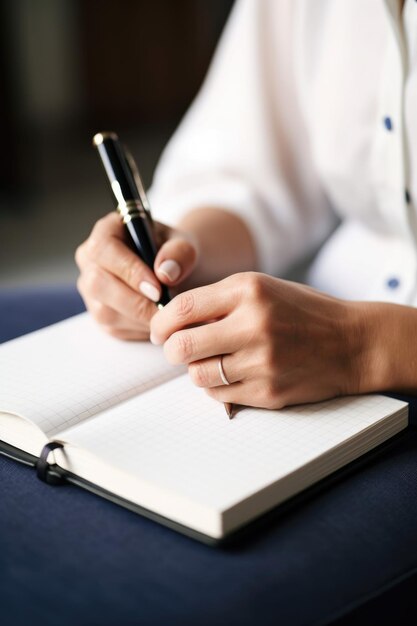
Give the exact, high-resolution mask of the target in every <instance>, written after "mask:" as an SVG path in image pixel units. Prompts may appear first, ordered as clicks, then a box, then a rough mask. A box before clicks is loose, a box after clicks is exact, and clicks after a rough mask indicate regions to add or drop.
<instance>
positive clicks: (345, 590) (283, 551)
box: [0, 288, 417, 626]
mask: <svg viewBox="0 0 417 626" xmlns="http://www.w3.org/2000/svg"><path fill="white" fill-rule="evenodd" d="M80 310H82V304H81V301H80V300H79V298H78V296H77V295H76V293H75V290H74V289H72V288H62V289H56V290H52V291H48V290H43V291H40V290H37V291H36V292H33V291H19V292H4V293H0V340H5V339H7V338H11V337H12V336H13V335H16V336H17V335H19V334H22V333H24V332H27V331H29V330H33V329H35V328H37V327H40V326H42V325H46V324H48V323H52V322H53V321H56V320H58V319H62V318H63V317H66V316H68V315H70V314H74V313H76V312H78V311H80ZM0 384H1V381H0ZM412 412H413V416H414V417H415V415H416V412H417V405H416V404H415V402H414V401H413V405H412ZM416 570H417V431H416V429H415V428H414V427H411V428H409V429H408V431H407V432H406V433H405V435H404V436H403V437H401V438H400V439H399V440H397V441H396V442H395V443H394V444H393V446H392V447H391V449H390V450H389V451H388V452H386V453H382V454H381V455H380V456H379V457H378V458H377V459H376V460H374V461H373V462H372V463H370V464H369V465H367V466H365V467H364V468H361V469H358V471H356V472H354V473H353V474H351V475H350V476H349V477H347V478H345V479H343V481H341V482H339V483H337V484H335V485H334V486H332V487H330V488H328V489H326V490H324V491H322V492H321V493H319V494H318V495H317V496H316V497H314V498H313V499H310V500H308V501H306V502H304V503H303V504H301V505H299V506H297V507H296V508H294V509H293V510H291V511H290V512H288V513H286V514H285V515H283V516H281V517H279V518H276V519H272V520H270V521H268V522H267V523H266V524H265V525H264V526H263V527H262V528H260V529H258V531H257V532H253V533H252V534H250V535H249V536H248V537H247V538H246V539H244V540H240V541H239V542H237V544H236V545H233V546H231V547H229V548H222V549H218V548H211V547H207V546H205V545H202V544H199V543H197V542H195V541H193V540H191V539H188V538H187V537H183V536H181V535H179V534H177V533H175V532H174V531H171V530H169V529H166V528H164V527H162V526H160V525H158V524H157V523H155V522H152V521H149V520H146V519H144V518H142V517H140V516H138V515H135V514H134V513H131V512H129V511H127V510H125V509H123V508H121V507H118V506H116V505H114V504H111V503H109V502H107V501H105V500H103V499H101V498H99V497H97V496H94V495H92V494H89V493H87V492H85V491H83V490H81V489H78V488H76V487H73V486H70V485H66V486H61V487H51V486H48V485H46V484H43V483H42V482H40V481H39V480H38V479H37V478H36V475H35V472H34V470H33V469H31V468H29V467H25V466H23V465H20V464H18V463H16V462H13V461H11V460H8V459H6V458H3V457H1V456H0V623H2V624H5V626H6V625H7V626H8V625H10V624H12V625H20V624H22V625H26V624H32V625H33V624H35V625H36V624H43V625H44V626H49V625H54V626H55V625H56V624H60V626H66V625H71V626H73V625H77V626H80V625H94V624H97V625H100V626H107V625H117V626H121V625H124V624H126V625H133V624H140V625H150V626H151V625H152V626H153V625H158V626H159V625H161V626H162V625H164V626H165V625H171V624H181V625H184V626H188V625H190V626H191V625H192V626H194V625H202V626H204V625H206V624H216V625H222V624H228V625H231V626H232V625H235V624H236V625H238V624H239V625H242V626H245V625H249V624H251V625H252V624H262V625H269V624H271V625H272V624H274V625H275V624H280V625H284V626H287V625H288V626H291V625H301V624H324V623H329V622H331V621H333V620H335V619H336V618H337V617H338V616H342V615H343V614H347V613H350V615H351V616H352V618H350V617H345V618H343V619H342V620H341V622H340V625H342V624H343V626H345V625H346V624H350V623H352V624H353V623H355V624H359V623H362V621H361V615H362V617H363V616H364V615H366V621H364V622H363V623H367V624H373V623H379V624H385V623H386V624H388V623H397V624H411V623H416V605H415V600H413V598H415V597H416V594H415V590H416V576H415V575H414V576H413V574H415V573H416ZM355 607H362V608H363V607H365V609H364V611H365V610H366V611H367V613H366V611H365V612H364V611H362V613H361V610H362V609H361V608H359V609H357V608H356V610H355ZM351 611H353V612H351ZM394 618H395V622H394V621H392V620H394Z"/></svg>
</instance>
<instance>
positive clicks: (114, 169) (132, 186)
mask: <svg viewBox="0 0 417 626" xmlns="http://www.w3.org/2000/svg"><path fill="white" fill-rule="evenodd" d="M93 145H94V146H95V147H96V148H97V150H98V153H99V156H100V159H101V162H102V164H103V167H104V170H105V172H106V174H107V178H108V179H109V182H110V187H111V189H112V191H113V194H114V197H115V198H116V202H117V207H116V208H117V210H118V212H119V214H120V216H121V218H122V220H123V223H124V224H125V226H126V229H127V231H128V233H129V235H130V238H131V240H132V242H133V245H134V246H135V249H136V251H137V253H138V255H139V256H140V258H141V259H142V261H144V262H145V263H146V265H147V266H148V267H150V268H151V270H152V271H153V266H154V263H155V257H156V254H157V252H158V250H157V247H156V243H155V237H154V231H153V224H152V217H151V213H150V209H149V204H148V200H147V198H146V194H145V190H144V188H143V184H142V181H141V179H140V176H139V172H138V170H137V167H136V164H135V162H134V160H133V158H132V156H131V155H130V154H129V153H128V152H126V150H125V149H124V148H123V146H122V144H121V143H120V141H119V138H118V136H117V135H116V133H111V132H103V133H97V134H96V135H94V137H93ZM170 300H171V297H170V295H169V291H168V287H167V286H166V285H163V284H161V297H160V299H159V302H157V307H158V308H159V309H161V308H162V307H163V306H164V305H165V304H168V302H169V301H170Z"/></svg>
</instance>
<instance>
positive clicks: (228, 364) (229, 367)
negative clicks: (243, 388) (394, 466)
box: [188, 354, 244, 388]
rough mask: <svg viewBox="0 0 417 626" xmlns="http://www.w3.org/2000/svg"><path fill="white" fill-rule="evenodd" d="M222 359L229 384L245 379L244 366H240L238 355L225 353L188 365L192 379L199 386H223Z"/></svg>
mask: <svg viewBox="0 0 417 626" xmlns="http://www.w3.org/2000/svg"><path fill="white" fill-rule="evenodd" d="M220 359H222V361H221V362H222V367H223V373H224V375H225V376H226V380H227V381H228V382H229V385H231V384H233V383H236V382H241V381H243V380H244V374H243V371H242V367H239V364H238V361H237V358H236V355H234V354H225V355H223V356H219V355H216V356H214V357H210V358H209V359H202V360H201V361H194V362H193V363H190V364H189V366H188V373H189V375H190V378H191V380H192V381H193V383H194V384H195V385H197V387H205V388H208V387H221V386H224V382H223V380H222V378H221V375H220V367H219V363H220Z"/></svg>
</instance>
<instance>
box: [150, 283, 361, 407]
mask: <svg viewBox="0 0 417 626" xmlns="http://www.w3.org/2000/svg"><path fill="white" fill-rule="evenodd" d="M366 306H367V305H366V304H363V303H352V302H345V301H342V300H337V299H335V298H332V297H330V296H327V295H325V294H322V293H319V292H317V291H315V290H313V289H311V288H309V287H306V286H304V285H299V284H296V283H291V282H288V281H284V280H279V279H276V278H272V277H270V276H267V275H264V274H258V273H252V272H249V273H241V274H235V275H233V276H230V277H229V278H226V279H224V280H222V281H220V282H218V283H215V284H212V285H209V286H206V287H199V288H197V289H193V290H191V291H186V292H184V293H182V294H180V295H178V296H176V297H175V298H174V300H173V301H172V302H170V303H169V304H168V305H167V306H165V307H164V309H163V310H161V311H159V312H158V313H157V314H156V315H155V316H154V317H153V318H152V321H151V340H152V341H153V342H154V343H156V344H164V351H165V354H166V357H167V359H168V360H169V361H170V362H171V363H185V364H187V365H188V369H189V374H190V376H191V378H192V380H193V382H194V383H195V384H196V385H198V386H199V387H204V388H205V389H206V390H207V392H208V393H209V395H210V396H212V397H213V398H216V399H217V400H219V401H221V402H232V403H236V404H243V405H248V406H257V407H265V408H281V407H283V406H286V405H291V404H298V403H304V402H314V401H318V400H323V399H326V398H331V397H334V396H338V395H345V394H353V393H359V392H362V391H366V390H367V389H364V388H363V387H364V384H365V383H364V380H363V379H362V375H361V373H362V372H363V371H364V365H363V364H364V363H365V362H366V359H367V357H368V348H367V343H366V333H364V332H363V328H364V324H363V319H364V316H366ZM220 355H224V357H223V369H224V372H225V375H226V377H227V380H228V382H229V383H230V385H228V386H227V385H224V384H223V383H222V380H221V378H220V374H219V368H218V361H219V356H220Z"/></svg>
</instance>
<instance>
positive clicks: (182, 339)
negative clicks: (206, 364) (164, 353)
mask: <svg viewBox="0 0 417 626" xmlns="http://www.w3.org/2000/svg"><path fill="white" fill-rule="evenodd" d="M172 352H173V356H174V358H175V360H176V361H177V362H179V363H187V362H188V361H190V360H191V358H192V356H193V353H194V338H193V335H192V333H191V332H189V331H181V332H179V333H175V335H174V337H173V350H172Z"/></svg>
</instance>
